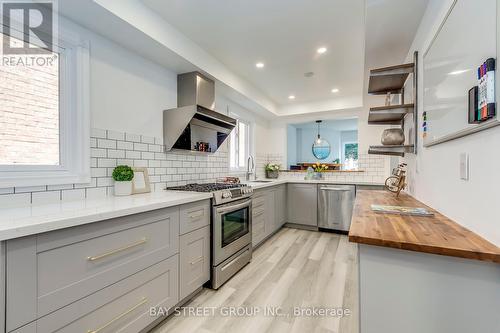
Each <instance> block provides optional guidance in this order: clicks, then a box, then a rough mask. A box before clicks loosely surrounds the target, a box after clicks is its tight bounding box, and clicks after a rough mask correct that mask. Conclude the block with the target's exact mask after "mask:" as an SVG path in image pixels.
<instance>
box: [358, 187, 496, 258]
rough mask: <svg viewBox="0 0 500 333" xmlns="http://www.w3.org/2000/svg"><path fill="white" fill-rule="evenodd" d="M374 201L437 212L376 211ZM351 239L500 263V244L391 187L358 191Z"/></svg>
mask: <svg viewBox="0 0 500 333" xmlns="http://www.w3.org/2000/svg"><path fill="white" fill-rule="evenodd" d="M372 204H379V205H392V206H408V207H425V208H427V209H428V210H429V211H432V212H433V213H434V214H435V215H434V216H432V217H420V216H409V215H396V214H386V213H376V212H374V211H372V210H371V205H372ZM349 241H351V242H354V243H360V244H368V245H375V246H383V247H391V248H396V249H403V250H410V251H417V252H424V253H432V254H439V255H446V256H452V257H459V258H466V259H476V260H482V261H489V262H495V263H500V248H499V247H497V246H495V245H494V244H492V243H490V242H488V241H487V240H485V239H484V238H482V237H480V236H479V235H477V234H475V233H473V232H472V231H470V230H468V229H466V228H464V227H462V226H461V225H460V224H458V223H455V222H453V221H452V220H450V219H449V218H447V217H446V216H444V215H442V214H440V213H438V212H437V211H435V210H434V209H432V208H430V207H428V206H426V205H424V204H423V203H421V202H420V201H418V200H416V199H414V198H413V197H411V196H409V195H406V194H404V193H402V194H401V195H400V196H399V198H396V196H395V195H394V194H392V193H389V192H387V191H369V190H361V191H358V193H357V196H356V203H355V206H354V212H353V216H352V222H351V228H350V230H349Z"/></svg>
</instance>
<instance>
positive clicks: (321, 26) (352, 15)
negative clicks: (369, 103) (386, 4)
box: [142, 0, 365, 111]
mask: <svg viewBox="0 0 500 333" xmlns="http://www.w3.org/2000/svg"><path fill="white" fill-rule="evenodd" d="M142 1H143V3H144V4H146V6H148V7H150V8H151V9H152V10H153V11H155V12H156V13H158V14H160V15H161V16H162V17H163V18H164V19H165V21H167V22H168V23H170V24H171V25H173V26H174V27H175V28H177V29H178V30H179V31H180V32H182V33H183V34H185V35H186V36H187V37H188V38H189V39H191V40H193V41H194V42H195V43H197V44H198V45H200V46H201V47H202V48H203V49H204V50H206V51H207V52H208V53H210V54H211V55H213V56H214V57H215V58H217V59H218V60H219V61H221V62H222V63H223V64H225V65H226V66H227V67H228V68H229V69H231V70H232V71H233V72H234V73H236V74H237V75H239V76H241V77H243V78H244V79H245V80H247V81H249V82H250V83H252V84H253V85H254V86H256V87H257V88H258V89H260V90H261V91H263V93H264V94H266V95H267V96H268V97H269V98H270V99H271V100H273V101H274V102H275V103H276V104H278V105H288V104H291V103H292V104H293V103H296V104H300V103H309V102H317V101H322V100H331V99H339V100H341V99H345V98H346V97H351V96H356V97H360V96H361V94H362V93H363V72H364V34H365V31H364V30H365V27H364V19H365V2H364V0H314V1H304V0H272V1H269V0H253V1H248V0H233V1H228V0H226V1H223V0H221V1H209V0H142ZM320 46H325V47H327V48H328V51H327V52H326V53H324V54H322V55H319V54H317V53H316V49H317V48H318V47H320ZM259 61H262V62H264V63H265V67H264V68H263V69H261V70H258V69H257V68H256V67H255V63H257V62H259ZM310 71H312V72H314V73H315V75H314V76H313V77H312V78H306V77H304V73H306V72H310ZM332 88H338V89H339V90H340V91H339V93H337V94H333V93H332V92H331V89H332ZM290 94H293V95H295V96H296V98H295V100H293V101H290V100H289V99H288V96H289V95H290ZM337 104H338V105H339V106H340V107H341V106H342V103H337ZM311 111H318V110H311Z"/></svg>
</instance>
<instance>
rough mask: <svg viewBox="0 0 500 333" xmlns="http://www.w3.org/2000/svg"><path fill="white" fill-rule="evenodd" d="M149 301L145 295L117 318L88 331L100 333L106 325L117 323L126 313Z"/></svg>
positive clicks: (89, 332) (88, 332)
mask: <svg viewBox="0 0 500 333" xmlns="http://www.w3.org/2000/svg"><path fill="white" fill-rule="evenodd" d="M147 302H148V299H147V298H146V297H143V298H142V300H141V301H140V302H139V303H137V304H136V305H134V306H133V307H131V308H130V309H128V310H127V311H125V312H123V313H122V314H120V315H118V316H116V317H115V318H113V319H111V320H110V321H108V322H107V323H106V324H104V325H102V326H101V327H99V328H96V329H95V330H88V331H87V333H99V332H100V331H102V330H103V329H105V328H106V327H108V326H109V325H111V324H113V323H115V322H116V321H118V320H120V319H122V318H123V317H125V316H126V315H128V314H129V313H131V312H132V311H134V310H135V309H137V308H138V307H140V306H142V305H144V304H146V303H147Z"/></svg>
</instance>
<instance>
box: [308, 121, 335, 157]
mask: <svg viewBox="0 0 500 333" xmlns="http://www.w3.org/2000/svg"><path fill="white" fill-rule="evenodd" d="M322 122H323V121H322V120H316V123H317V124H318V137H317V138H316V139H315V140H314V142H313V144H312V153H313V155H314V157H316V158H317V159H318V160H324V159H326V158H328V156H330V152H331V149H330V143H329V142H328V141H327V140H326V139H323V138H322V137H321V134H320V126H321V123H322Z"/></svg>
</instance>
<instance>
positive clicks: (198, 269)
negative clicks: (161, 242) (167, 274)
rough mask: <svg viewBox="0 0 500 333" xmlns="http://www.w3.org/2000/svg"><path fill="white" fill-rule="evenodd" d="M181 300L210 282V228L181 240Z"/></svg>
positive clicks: (186, 235)
mask: <svg viewBox="0 0 500 333" xmlns="http://www.w3.org/2000/svg"><path fill="white" fill-rule="evenodd" d="M179 243H180V279H179V286H180V299H184V298H185V297H187V296H189V295H190V294H191V293H193V292H194V291H195V290H196V289H198V288H199V287H200V286H202V285H203V284H204V283H205V282H207V281H208V280H210V226H205V227H203V228H201V229H198V230H195V231H191V232H190V233H188V234H185V235H182V236H181V238H180V242H179Z"/></svg>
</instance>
